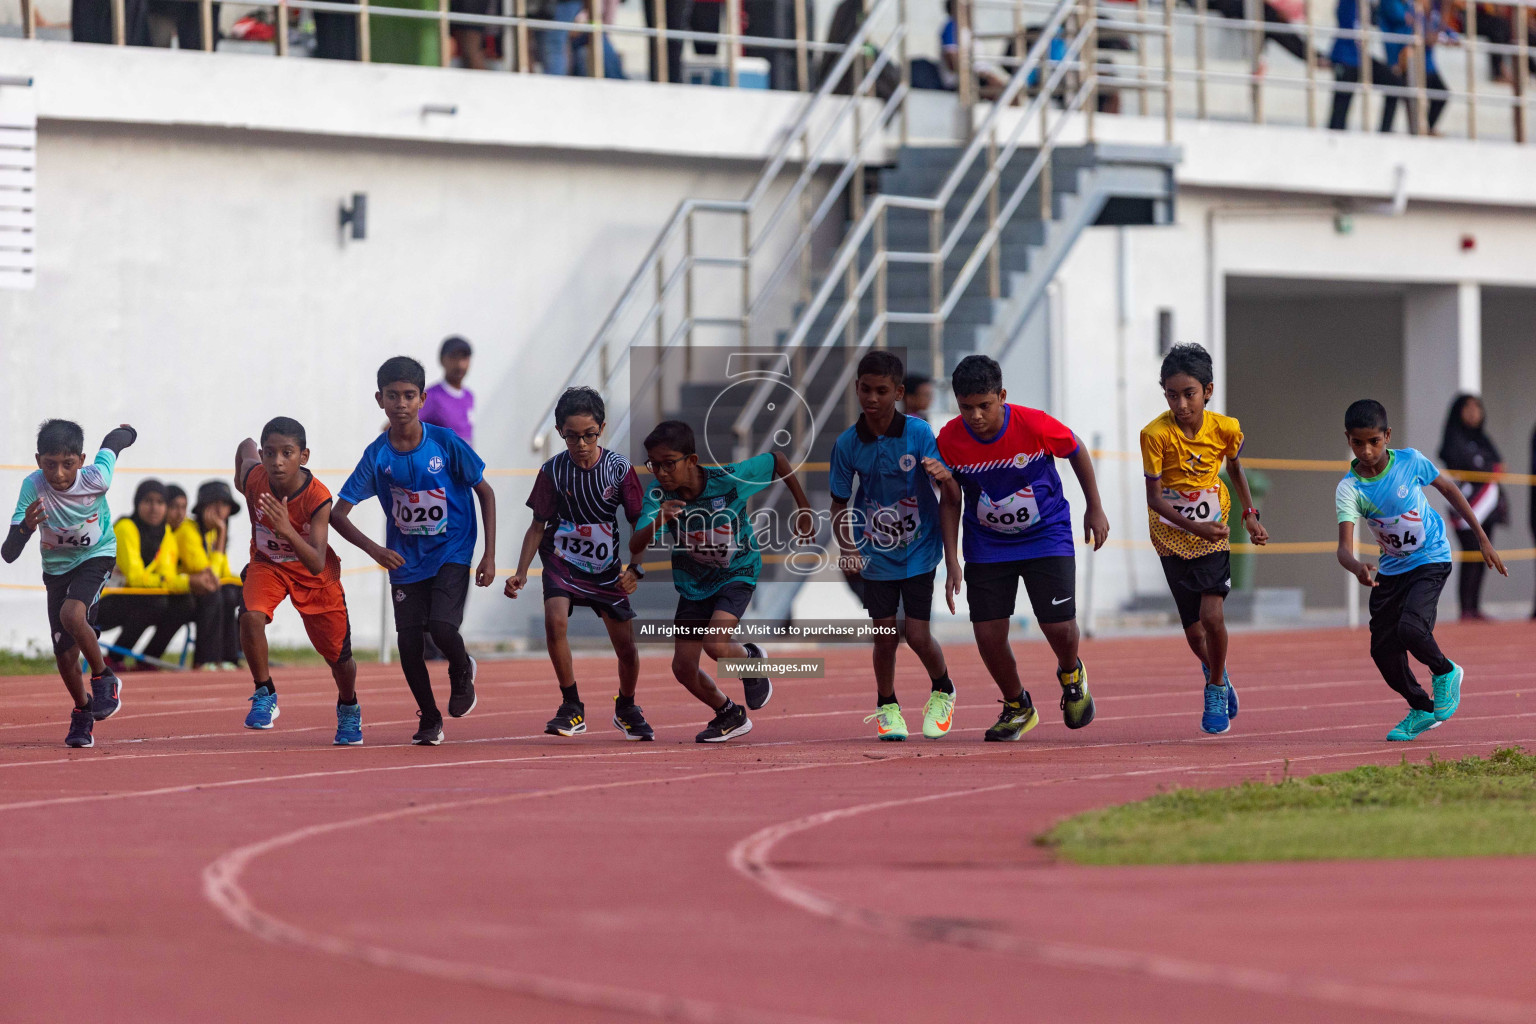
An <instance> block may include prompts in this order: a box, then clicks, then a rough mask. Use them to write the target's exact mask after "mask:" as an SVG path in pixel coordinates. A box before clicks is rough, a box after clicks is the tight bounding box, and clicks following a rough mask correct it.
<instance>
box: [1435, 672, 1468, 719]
mask: <svg viewBox="0 0 1536 1024" xmlns="http://www.w3.org/2000/svg"><path fill="white" fill-rule="evenodd" d="M1462 674H1463V673H1462V671H1461V666H1460V665H1458V664H1456V663H1455V662H1454V661H1453V662H1451V670H1450V671H1449V672H1447V673H1446V674H1445V675H1443V676H1435V677H1433V678H1434V686H1435V721H1436V722H1443V721H1445V720H1446V719H1447V718H1450V717H1451V716H1452V715H1454V714H1455V713H1456V709H1457V708H1459V707H1461V677H1462Z"/></svg>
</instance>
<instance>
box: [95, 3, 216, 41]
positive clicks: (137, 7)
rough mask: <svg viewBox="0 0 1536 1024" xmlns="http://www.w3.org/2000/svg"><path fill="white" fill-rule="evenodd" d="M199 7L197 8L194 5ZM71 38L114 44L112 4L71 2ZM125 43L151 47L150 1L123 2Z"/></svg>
mask: <svg viewBox="0 0 1536 1024" xmlns="http://www.w3.org/2000/svg"><path fill="white" fill-rule="evenodd" d="M192 6H196V5H192ZM69 37H70V38H71V39H73V40H74V41H75V42H77V43H112V42H116V40H114V39H113V38H112V3H111V0H71V3H70V5H69ZM123 42H124V43H126V44H128V45H129V46H148V45H149V7H148V2H147V0H123Z"/></svg>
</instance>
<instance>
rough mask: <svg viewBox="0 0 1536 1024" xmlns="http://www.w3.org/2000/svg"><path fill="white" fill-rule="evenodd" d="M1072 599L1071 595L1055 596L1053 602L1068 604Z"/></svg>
mask: <svg viewBox="0 0 1536 1024" xmlns="http://www.w3.org/2000/svg"><path fill="white" fill-rule="evenodd" d="M1070 600H1072V599H1071V598H1070V597H1058V598H1053V599H1052V601H1051V604H1066V603H1067V602H1068V601H1070Z"/></svg>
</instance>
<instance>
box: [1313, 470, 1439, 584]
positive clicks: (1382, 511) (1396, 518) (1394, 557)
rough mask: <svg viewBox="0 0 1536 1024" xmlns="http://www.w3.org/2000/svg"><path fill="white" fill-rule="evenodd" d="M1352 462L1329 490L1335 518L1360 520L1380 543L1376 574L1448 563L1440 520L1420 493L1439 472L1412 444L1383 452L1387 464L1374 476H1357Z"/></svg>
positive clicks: (1386, 574)
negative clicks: (1334, 502) (1335, 502)
mask: <svg viewBox="0 0 1536 1024" xmlns="http://www.w3.org/2000/svg"><path fill="white" fill-rule="evenodd" d="M1357 466H1358V462H1356V463H1352V464H1351V465H1350V469H1349V473H1347V474H1346V475H1345V477H1344V479H1343V480H1340V481H1339V487H1338V490H1337V491H1336V492H1335V494H1334V497H1335V500H1336V501H1337V504H1338V512H1339V522H1341V523H1358V522H1364V523H1365V525H1366V527H1367V528H1368V529H1369V530H1370V531H1371V533H1372V534H1373V535H1374V536H1375V538H1376V543H1377V544H1379V545H1381V561H1380V572H1381V574H1382V575H1383V576H1397V575H1400V574H1402V573H1405V572H1408V571H1409V570H1410V569H1417V568H1418V567H1419V566H1421V565H1429V564H1431V563H1433V562H1449V561H1450V560H1451V544H1450V541H1448V540H1447V539H1446V536H1445V521H1444V520H1442V519H1441V518H1440V513H1438V512H1436V511H1435V510H1434V509H1432V508H1430V507H1429V500H1428V499H1427V498H1425V497H1424V486H1425V485H1426V484H1429V483H1432V482H1434V480H1435V478H1436V477H1438V476H1439V475H1440V470H1439V469H1438V468H1437V467H1436V466H1435V464H1434V463H1433V462H1431V461H1429V459H1427V458H1425V457H1424V455H1422V454H1421V453H1420V452H1418V451H1415V450H1414V449H1412V448H1400V449H1395V450H1393V451H1390V452H1388V453H1387V468H1386V469H1384V470H1382V471H1381V473H1380V475H1378V476H1373V477H1363V476H1361V475H1360V472H1359V470H1358V468H1357Z"/></svg>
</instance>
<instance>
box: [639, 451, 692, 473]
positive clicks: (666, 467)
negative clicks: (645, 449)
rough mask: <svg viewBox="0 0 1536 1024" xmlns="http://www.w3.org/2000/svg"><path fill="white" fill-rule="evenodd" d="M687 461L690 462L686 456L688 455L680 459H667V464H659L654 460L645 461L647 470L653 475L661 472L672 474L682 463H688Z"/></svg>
mask: <svg viewBox="0 0 1536 1024" xmlns="http://www.w3.org/2000/svg"><path fill="white" fill-rule="evenodd" d="M687 461H688V456H686V455H684V456H683V457H682V458H680V459H667V460H666V461H665V462H657V461H655V460H654V459H646V460H645V468H646V469H648V470H650V471H651V472H652V473H661V472H666V473H670V472H672V471H673V470H674V469H676V468H677V467H678V465H679V464H680V463H684V462H687Z"/></svg>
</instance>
